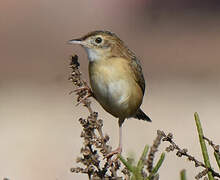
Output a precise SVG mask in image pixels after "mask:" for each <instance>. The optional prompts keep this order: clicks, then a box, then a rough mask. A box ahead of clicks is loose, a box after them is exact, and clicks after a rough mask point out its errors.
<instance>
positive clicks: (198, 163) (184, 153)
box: [161, 131, 220, 179]
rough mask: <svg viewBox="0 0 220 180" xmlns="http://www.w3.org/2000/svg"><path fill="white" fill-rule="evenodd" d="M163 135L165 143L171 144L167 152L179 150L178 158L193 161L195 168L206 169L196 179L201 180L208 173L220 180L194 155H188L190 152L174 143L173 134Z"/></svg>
mask: <svg viewBox="0 0 220 180" xmlns="http://www.w3.org/2000/svg"><path fill="white" fill-rule="evenodd" d="M161 134H162V135H163V139H162V140H163V141H167V142H169V143H170V144H171V145H170V146H168V147H167V148H166V151H167V152H171V151H174V150H177V153H176V155H177V156H178V157H182V156H185V157H187V158H188V160H189V161H193V162H194V163H195V167H203V168H205V169H204V170H203V171H202V172H200V173H199V174H197V175H196V176H195V178H196V179H200V178H202V177H204V176H206V175H207V173H208V172H211V173H212V175H213V177H218V178H220V174H219V173H217V172H215V171H214V170H213V169H211V168H208V167H207V166H206V165H205V164H204V163H203V162H201V161H198V160H197V159H196V158H195V157H193V156H192V155H190V154H189V153H188V150H187V149H186V148H183V149H181V148H180V147H179V146H178V145H177V144H176V143H175V142H174V141H173V135H172V134H171V133H169V134H168V135H166V134H165V133H164V132H163V131H161Z"/></svg>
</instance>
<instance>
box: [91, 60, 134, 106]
mask: <svg viewBox="0 0 220 180" xmlns="http://www.w3.org/2000/svg"><path fill="white" fill-rule="evenodd" d="M125 66H126V64H122V63H118V62H117V63H115V62H112V63H109V62H106V63H104V62H102V63H96V64H93V65H91V66H90V83H91V86H92V89H93V91H94V94H95V96H96V97H97V99H98V100H101V101H105V103H111V101H113V102H114V103H122V102H123V101H125V100H126V98H127V96H128V95H129V86H130V82H129V77H126V72H125V71H126V69H125Z"/></svg>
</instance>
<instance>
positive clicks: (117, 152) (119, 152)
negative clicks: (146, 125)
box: [105, 147, 122, 166]
mask: <svg viewBox="0 0 220 180" xmlns="http://www.w3.org/2000/svg"><path fill="white" fill-rule="evenodd" d="M121 152H122V148H121V147H118V148H117V149H115V150H114V151H111V152H110V153H108V154H107V155H106V156H105V158H106V159H107V160H108V164H109V166H112V164H113V163H115V162H116V161H117V160H118V158H119V156H118V155H120V154H121ZM114 155H117V156H116V157H115V158H114V159H111V158H112V156H114Z"/></svg>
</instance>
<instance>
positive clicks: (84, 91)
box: [70, 84, 94, 106]
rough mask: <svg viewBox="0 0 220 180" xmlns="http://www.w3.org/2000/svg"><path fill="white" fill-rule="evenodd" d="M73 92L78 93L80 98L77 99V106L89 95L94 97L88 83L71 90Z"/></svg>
mask: <svg viewBox="0 0 220 180" xmlns="http://www.w3.org/2000/svg"><path fill="white" fill-rule="evenodd" d="M73 92H75V93H76V94H78V95H79V96H78V99H77V101H78V103H77V104H76V106H78V105H79V104H81V103H82V102H84V101H85V100H86V99H88V98H89V97H94V94H93V92H92V90H91V88H90V87H89V86H88V85H87V84H85V86H83V87H80V88H77V89H75V90H73V91H71V92H70V94H71V93H73Z"/></svg>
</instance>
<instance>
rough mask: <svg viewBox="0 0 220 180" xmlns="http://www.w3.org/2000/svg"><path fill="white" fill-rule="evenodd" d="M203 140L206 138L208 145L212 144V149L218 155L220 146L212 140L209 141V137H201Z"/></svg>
mask: <svg viewBox="0 0 220 180" xmlns="http://www.w3.org/2000/svg"><path fill="white" fill-rule="evenodd" d="M203 139H204V140H206V141H207V142H208V143H209V145H210V146H212V148H213V149H214V151H215V152H216V153H217V154H218V155H219V156H220V148H219V147H220V146H219V145H216V144H214V143H213V141H211V140H210V139H208V138H207V137H205V136H204V137H203Z"/></svg>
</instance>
